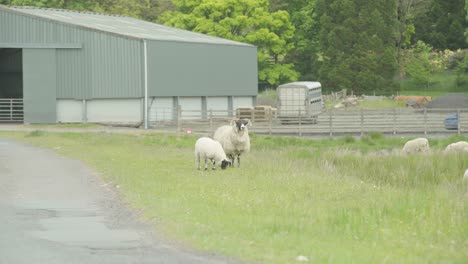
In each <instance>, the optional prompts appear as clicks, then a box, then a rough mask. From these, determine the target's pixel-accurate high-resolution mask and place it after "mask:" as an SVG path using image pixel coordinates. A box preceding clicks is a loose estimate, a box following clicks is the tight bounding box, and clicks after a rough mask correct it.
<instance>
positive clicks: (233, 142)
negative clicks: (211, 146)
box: [214, 120, 250, 165]
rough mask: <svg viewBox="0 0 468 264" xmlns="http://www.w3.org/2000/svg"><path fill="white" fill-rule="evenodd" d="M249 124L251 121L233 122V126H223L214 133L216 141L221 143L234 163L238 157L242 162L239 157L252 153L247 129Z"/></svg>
mask: <svg viewBox="0 0 468 264" xmlns="http://www.w3.org/2000/svg"><path fill="white" fill-rule="evenodd" d="M249 124H250V121H249V120H237V121H236V120H233V121H232V122H231V125H226V126H221V127H219V128H218V129H217V130H216V131H215V133H214V139H215V140H217V141H219V142H220V143H221V145H222V146H223V149H224V151H225V153H226V155H227V156H229V157H230V158H231V161H232V162H233V161H234V158H235V157H236V156H237V159H238V162H240V158H239V156H240V155H241V154H243V153H247V152H249V151H250V137H249V131H248V128H247V125H249ZM238 165H239V164H238Z"/></svg>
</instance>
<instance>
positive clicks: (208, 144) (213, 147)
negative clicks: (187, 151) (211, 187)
mask: <svg viewBox="0 0 468 264" xmlns="http://www.w3.org/2000/svg"><path fill="white" fill-rule="evenodd" d="M195 159H196V160H195V161H196V164H197V169H200V160H204V161H205V169H206V166H207V160H213V161H214V162H215V163H213V169H214V168H215V164H216V163H217V164H220V165H221V168H223V169H224V168H226V162H227V158H226V154H225V153H224V150H223V148H222V146H221V144H220V143H219V142H217V141H215V140H213V139H211V138H208V137H202V138H199V139H198V140H197V142H196V143H195Z"/></svg>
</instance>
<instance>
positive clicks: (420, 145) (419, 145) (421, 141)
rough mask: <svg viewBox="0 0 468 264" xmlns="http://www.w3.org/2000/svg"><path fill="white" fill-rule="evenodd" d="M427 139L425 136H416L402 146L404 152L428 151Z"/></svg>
mask: <svg viewBox="0 0 468 264" xmlns="http://www.w3.org/2000/svg"><path fill="white" fill-rule="evenodd" d="M429 150H430V149H429V141H428V140H427V138H416V139H413V140H410V141H408V142H406V143H405V145H404V146H403V150H402V151H403V153H404V154H415V153H428V152H429Z"/></svg>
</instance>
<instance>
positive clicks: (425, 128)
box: [424, 107, 427, 135]
mask: <svg viewBox="0 0 468 264" xmlns="http://www.w3.org/2000/svg"><path fill="white" fill-rule="evenodd" d="M424 135H427V108H425V107H424Z"/></svg>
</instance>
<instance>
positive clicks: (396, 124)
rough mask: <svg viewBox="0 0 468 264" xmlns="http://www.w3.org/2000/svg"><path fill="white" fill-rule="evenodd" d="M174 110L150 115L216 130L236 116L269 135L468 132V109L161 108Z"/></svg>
mask: <svg viewBox="0 0 468 264" xmlns="http://www.w3.org/2000/svg"><path fill="white" fill-rule="evenodd" d="M157 111H160V112H161V113H163V112H164V113H171V114H170V117H171V118H169V117H167V116H165V118H160V117H161V116H158V115H154V113H152V114H150V126H151V127H153V128H159V129H161V128H165V129H168V128H170V129H173V130H176V131H186V132H189V131H191V132H199V133H213V132H214V130H215V129H216V128H217V127H219V126H221V125H226V124H229V122H230V120H232V119H233V118H249V119H250V120H251V122H252V127H251V128H250V131H252V132H255V133H257V134H269V135H273V134H276V135H299V136H307V135H329V136H334V135H343V134H360V135H364V134H366V133H371V132H378V133H384V134H394V135H396V134H409V133H412V134H435V133H451V134H464V133H468V108H463V109H425V108H424V109H409V108H392V109H383V110H369V109H351V110H350V109H346V110H330V111H324V112H322V113H320V114H319V115H317V116H305V115H304V114H303V113H300V112H298V113H297V114H296V115H292V116H279V115H278V113H277V112H271V111H270V110H268V111H265V110H252V111H251V112H250V113H248V114H245V112H242V113H239V112H238V111H225V110H208V111H200V110H182V109H180V108H178V109H177V108H176V109H166V110H164V111H162V110H157ZM449 114H457V116H458V119H457V124H456V127H452V128H451V129H448V128H447V127H446V126H445V119H446V117H447V116H448V115H449Z"/></svg>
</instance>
